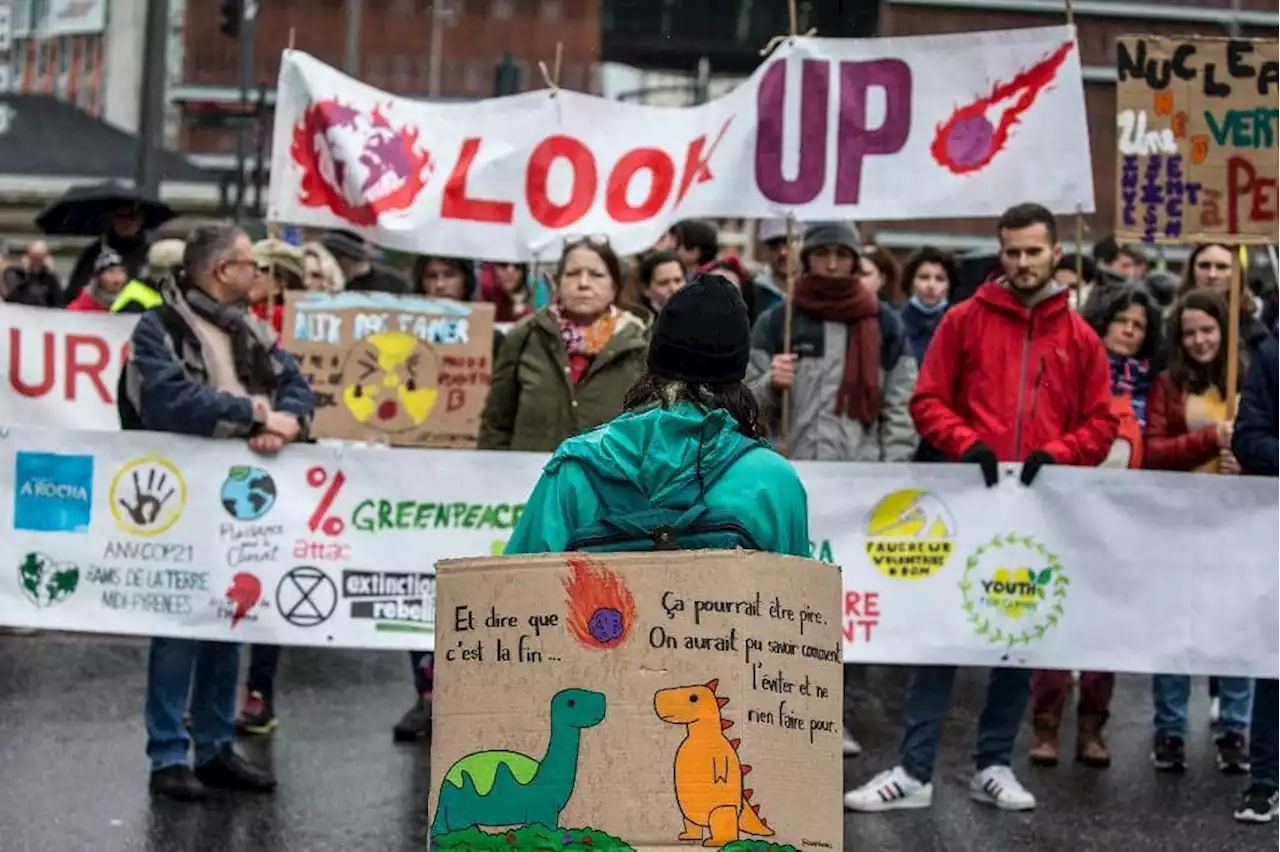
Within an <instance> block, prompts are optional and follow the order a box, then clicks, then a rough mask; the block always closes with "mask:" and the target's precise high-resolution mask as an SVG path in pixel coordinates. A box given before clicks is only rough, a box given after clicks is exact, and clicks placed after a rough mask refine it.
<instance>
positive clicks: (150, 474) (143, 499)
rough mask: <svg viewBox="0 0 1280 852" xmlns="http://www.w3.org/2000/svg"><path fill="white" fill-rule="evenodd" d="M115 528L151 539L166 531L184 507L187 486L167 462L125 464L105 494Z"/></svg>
mask: <svg viewBox="0 0 1280 852" xmlns="http://www.w3.org/2000/svg"><path fill="white" fill-rule="evenodd" d="M107 500H108V502H109V503H110V504H111V514H112V516H113V517H114V518H115V519H116V526H118V527H119V528H120V529H122V530H124V531H125V532H127V533H130V534H131V535H140V536H144V537H148V538H149V537H151V536H157V535H160V533H162V532H164V531H165V530H167V529H169V528H170V527H171V526H173V525H174V524H176V523H177V522H178V518H180V517H182V510H183V509H184V508H185V507H186V505H187V483H186V480H184V479H183V478H182V473H181V471H179V470H178V468H177V467H176V466H175V465H174V464H173V462H171V461H169V460H168V459H165V458H161V457H159V456H144V457H143V458H138V459H134V460H133V461H131V462H127V463H125V464H124V465H123V466H121V468H120V469H119V470H118V471H116V475H115V476H114V477H112V479H111V488H110V490H109V491H108V492H107Z"/></svg>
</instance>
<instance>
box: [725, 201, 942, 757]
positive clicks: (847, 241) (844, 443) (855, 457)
mask: <svg viewBox="0 0 1280 852" xmlns="http://www.w3.org/2000/svg"><path fill="white" fill-rule="evenodd" d="M861 250H862V245H861V242H860V240H859V238H858V232H857V231H856V230H855V229H854V227H853V226H852V225H851V224H849V223H848V222H819V223H815V224H812V225H810V226H809V227H808V228H807V229H806V230H805V233H804V243H803V245H802V247H801V251H800V265H801V274H800V275H799V276H798V277H797V278H796V282H795V292H794V293H793V294H792V302H793V307H794V311H793V316H792V318H791V352H790V353H784V352H783V344H784V340H785V328H784V326H785V323H786V320H787V306H786V304H785V302H784V303H782V304H778V305H775V306H774V307H772V308H770V309H769V310H768V311H766V312H765V313H764V314H762V315H761V317H760V319H759V320H758V321H757V322H756V324H755V329H754V331H753V332H752V336H751V367H750V369H749V370H748V371H747V384H748V385H749V386H750V387H751V390H752V392H753V393H754V394H755V396H756V399H757V400H759V402H760V407H761V410H762V411H763V412H764V414H765V416H766V419H767V420H768V422H769V424H770V426H771V430H772V435H773V437H774V438H775V439H776V440H780V441H782V442H784V446H785V450H786V452H787V455H788V456H789V457H790V458H792V459H796V460H807V461H865V462H905V461H911V460H912V456H913V455H914V454H915V451H916V446H917V443H918V439H917V437H916V430H915V427H914V426H912V424H911V415H910V414H909V413H908V411H907V403H908V402H909V401H910V399H911V392H912V390H913V389H914V388H915V383H916V362H915V358H914V357H913V356H912V355H911V350H910V348H909V347H908V345H907V337H906V332H905V331H904V330H903V327H902V322H901V321H900V320H899V319H898V317H897V315H896V314H895V312H894V310H893V308H892V307H891V306H890V305H889V304H887V303H886V302H884V301H882V300H881V299H880V298H879V294H878V293H877V292H876V290H875V288H873V287H870V286H867V285H866V283H865V282H863V281H862V280H861V278H860V276H859V275H858V274H857V270H858V260H859V257H858V255H859V253H860V252H861ZM784 394H785V395H784ZM784 400H785V401H786V404H787V405H788V410H789V413H790V423H789V432H788V434H786V435H783V434H781V421H782V417H781V406H782V405H783V402H784ZM861 751H862V747H861V746H860V745H859V744H858V742H857V740H855V739H854V738H853V737H852V736H851V735H850V734H849V732H848V730H845V732H844V753H845V754H846V755H850V756H852V755H856V754H858V753H860V752H861Z"/></svg>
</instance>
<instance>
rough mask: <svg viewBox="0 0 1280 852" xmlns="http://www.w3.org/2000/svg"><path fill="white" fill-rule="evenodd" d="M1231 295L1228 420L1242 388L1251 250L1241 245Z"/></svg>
mask: <svg viewBox="0 0 1280 852" xmlns="http://www.w3.org/2000/svg"><path fill="white" fill-rule="evenodd" d="M1232 265H1233V266H1235V267H1236V268H1235V269H1234V270H1232V275H1231V289H1230V290H1229V291H1228V292H1229V294H1230V297H1229V299H1228V301H1227V386H1226V387H1225V388H1223V391H1224V392H1225V393H1226V396H1227V399H1226V402H1227V420H1228V421H1234V420H1235V419H1236V394H1237V393H1238V392H1239V389H1240V304H1241V302H1242V300H1243V299H1244V296H1245V293H1244V287H1245V284H1244V282H1245V278H1246V276H1247V275H1248V274H1249V250H1248V249H1247V248H1245V246H1243V245H1241V246H1240V249H1239V254H1238V257H1237V258H1236V262H1235V263H1234V264H1232Z"/></svg>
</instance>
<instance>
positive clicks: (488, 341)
mask: <svg viewBox="0 0 1280 852" xmlns="http://www.w3.org/2000/svg"><path fill="white" fill-rule="evenodd" d="M282 345H283V346H284V348H285V349H286V350H288V351H289V353H290V354H292V355H293V356H294V357H295V358H296V359H298V364H299V366H300V367H301V368H302V372H303V373H304V374H305V375H306V376H307V378H308V380H309V381H310V382H311V389H312V391H313V392H314V393H315V396H316V418H315V430H314V431H315V434H316V436H317V437H321V438H343V439H348V440H356V441H371V442H378V443H386V444H392V445H395V446H408V447H462V448H467V447H474V446H475V445H476V438H477V436H478V435H479V432H480V414H481V412H482V411H483V410H484V403H485V398H486V397H487V396H488V393H489V380H490V376H491V375H492V372H493V364H492V351H493V305H490V304H487V303H463V302H455V301H452V300H449V299H428V298H425V297H421V296H392V295H388V294H385V293H337V294H328V293H289V294H288V301H287V302H286V305H285V317H284V339H283V341H282Z"/></svg>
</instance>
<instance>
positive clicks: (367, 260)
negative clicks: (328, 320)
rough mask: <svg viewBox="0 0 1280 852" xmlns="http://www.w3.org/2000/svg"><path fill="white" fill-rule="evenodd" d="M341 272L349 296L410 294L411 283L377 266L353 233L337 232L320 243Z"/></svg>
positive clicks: (359, 239)
mask: <svg viewBox="0 0 1280 852" xmlns="http://www.w3.org/2000/svg"><path fill="white" fill-rule="evenodd" d="M320 244H321V245H322V246H324V247H325V248H326V249H327V250H328V251H329V253H330V254H331V255H333V257H334V259H335V260H337V261H338V266H339V267H341V269H342V276H343V278H345V279H346V286H345V287H344V288H343V289H345V290H347V291H348V292H357V293H359V292H363V293H392V294H394V295H397V296H403V295H405V294H406V293H408V292H410V287H409V282H408V281H406V280H405V279H404V277H403V276H401V275H399V274H397V273H396V272H394V271H393V270H391V269H387V268H385V267H380V266H377V265H375V264H374V262H373V258H372V256H371V255H370V254H369V247H368V246H367V245H366V244H365V241H364V239H363V238H362V237H361V236H360V235H359V234H356V233H353V232H352V231H346V230H336V231H330V232H329V233H327V234H325V236H324V239H322V240H321V241H320Z"/></svg>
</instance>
